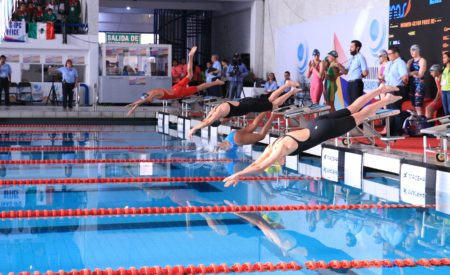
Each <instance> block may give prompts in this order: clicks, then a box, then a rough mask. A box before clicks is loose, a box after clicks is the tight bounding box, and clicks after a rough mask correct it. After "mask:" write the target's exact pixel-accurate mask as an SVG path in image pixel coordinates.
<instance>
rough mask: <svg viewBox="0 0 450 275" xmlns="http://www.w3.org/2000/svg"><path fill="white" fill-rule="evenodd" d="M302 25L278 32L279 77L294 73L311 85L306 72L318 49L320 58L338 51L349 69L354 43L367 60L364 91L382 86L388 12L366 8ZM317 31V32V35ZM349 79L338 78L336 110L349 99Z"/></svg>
mask: <svg viewBox="0 0 450 275" xmlns="http://www.w3.org/2000/svg"><path fill="white" fill-rule="evenodd" d="M318 18H319V19H318V20H311V21H307V22H304V23H301V24H295V25H290V26H286V27H281V28H279V29H277V32H276V33H277V37H276V43H275V44H276V45H275V60H276V62H277V65H276V72H275V73H276V75H277V76H278V77H281V76H282V75H283V73H284V71H290V72H291V76H292V78H293V79H295V80H300V81H301V82H308V81H309V80H308V79H307V78H306V72H307V69H308V63H309V61H310V60H311V59H312V52H313V50H314V49H318V50H319V51H320V58H321V59H322V60H323V59H324V58H326V57H327V54H328V52H330V51H331V50H336V51H337V53H338V55H339V58H338V61H339V62H340V63H341V64H343V65H344V66H346V65H347V64H348V61H349V59H350V57H351V56H350V52H349V48H350V42H351V41H352V40H355V39H357V40H360V41H361V42H362V48H361V54H362V55H363V56H364V57H365V58H366V61H367V66H368V67H369V76H368V77H367V78H365V79H364V90H371V89H373V88H374V87H376V86H378V80H377V67H378V53H379V51H380V50H381V49H387V47H388V20H389V13H388V12H387V10H386V8H383V7H380V8H366V9H364V10H359V11H356V12H350V13H343V14H339V15H335V16H329V17H318ZM316 30H317V31H316ZM345 78H346V76H343V77H340V78H338V80H337V81H336V82H337V85H338V91H337V93H336V99H335V106H336V108H337V109H341V108H343V107H344V106H345V100H346V98H347V93H346V87H347V81H346V80H345Z"/></svg>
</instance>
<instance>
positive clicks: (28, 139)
mask: <svg viewBox="0 0 450 275" xmlns="http://www.w3.org/2000/svg"><path fill="white" fill-rule="evenodd" d="M91 139H94V138H88V139H87V140H91ZM158 139H161V138H160V137H154V138H151V137H142V138H104V137H102V138H95V140H101V141H128V140H158ZM38 140H39V141H54V140H58V141H59V140H68V138H62V137H55V138H41V137H29V138H27V137H20V138H0V141H3V142H5V141H38ZM70 140H71V141H86V139H84V138H72V139H70Z"/></svg>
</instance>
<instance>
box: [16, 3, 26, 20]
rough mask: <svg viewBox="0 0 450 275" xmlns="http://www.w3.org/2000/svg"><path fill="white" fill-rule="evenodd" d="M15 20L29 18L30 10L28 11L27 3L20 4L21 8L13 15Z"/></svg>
mask: <svg viewBox="0 0 450 275" xmlns="http://www.w3.org/2000/svg"><path fill="white" fill-rule="evenodd" d="M13 18H14V20H15V21H22V20H25V21H27V20H28V12H27V6H26V5H25V4H23V3H22V4H20V7H19V10H18V11H17V12H16V13H15V15H14V16H13Z"/></svg>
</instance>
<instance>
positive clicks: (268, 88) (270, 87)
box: [264, 73, 278, 94]
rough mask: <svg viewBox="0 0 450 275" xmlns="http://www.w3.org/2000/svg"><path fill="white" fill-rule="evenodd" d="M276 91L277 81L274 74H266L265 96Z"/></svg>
mask: <svg viewBox="0 0 450 275" xmlns="http://www.w3.org/2000/svg"><path fill="white" fill-rule="evenodd" d="M276 89H278V84H277V79H276V77H275V74H274V73H268V74H267V79H266V83H264V91H265V92H266V93H267V94H270V93H271V92H273V91H275V90H276Z"/></svg>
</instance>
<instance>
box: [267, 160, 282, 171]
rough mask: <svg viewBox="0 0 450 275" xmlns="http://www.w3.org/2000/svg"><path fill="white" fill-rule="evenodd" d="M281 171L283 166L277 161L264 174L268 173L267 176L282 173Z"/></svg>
mask: <svg viewBox="0 0 450 275" xmlns="http://www.w3.org/2000/svg"><path fill="white" fill-rule="evenodd" d="M281 170H283V169H282V167H281V164H280V163H279V162H278V161H276V162H275V163H274V164H272V165H271V166H269V167H267V168H266V169H264V172H266V173H267V174H276V173H280V172H281Z"/></svg>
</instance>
